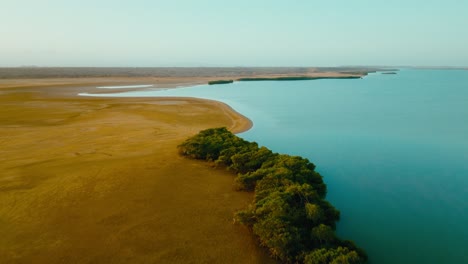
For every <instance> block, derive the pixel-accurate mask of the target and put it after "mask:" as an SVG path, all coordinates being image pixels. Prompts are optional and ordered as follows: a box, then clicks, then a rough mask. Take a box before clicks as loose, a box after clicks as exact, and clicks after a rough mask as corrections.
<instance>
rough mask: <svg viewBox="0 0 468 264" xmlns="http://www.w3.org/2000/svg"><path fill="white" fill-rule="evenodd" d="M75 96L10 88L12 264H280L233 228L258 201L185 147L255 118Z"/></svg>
mask: <svg viewBox="0 0 468 264" xmlns="http://www.w3.org/2000/svg"><path fill="white" fill-rule="evenodd" d="M31 86H33V85H31ZM67 89H68V88H67V87H64V86H57V87H52V88H22V89H19V88H8V89H7V88H3V89H0V105H1V108H0V262H1V263H268V262H272V260H270V259H269V257H268V256H267V254H266V253H265V251H264V250H263V249H260V248H259V247H258V246H257V245H256V242H255V240H254V238H253V237H252V236H251V234H250V233H249V231H248V230H246V229H245V228H244V227H243V226H240V225H236V224H234V223H233V220H232V219H233V213H234V212H235V211H236V210H238V209H241V208H243V207H245V206H246V205H247V204H248V203H249V202H250V201H251V199H252V196H251V194H249V193H244V192H237V191H234V189H233V178H234V177H233V175H232V174H230V173H228V172H226V171H224V170H219V169H213V168H211V167H210V166H209V165H208V164H206V163H205V162H198V161H193V160H189V159H185V158H182V157H180V156H179V155H178V153H177V149H176V146H177V145H178V144H180V143H181V142H182V141H183V140H184V139H185V138H187V137H188V136H191V135H193V134H195V133H197V132H198V131H199V130H202V129H205V128H210V127H220V126H227V127H229V128H230V129H231V130H233V131H237V132H239V131H242V130H245V129H248V128H249V127H250V125H251V124H250V121H249V120H248V119H246V118H245V117H243V116H241V115H239V114H237V113H236V112H234V111H233V110H232V109H230V108H229V107H227V106H226V105H224V104H221V103H218V102H213V101H206V100H198V99H190V98H166V99H155V98H151V99H148V98H141V99H122V98H120V99H96V98H81V97H76V96H73V95H72V94H73V93H74V92H75V90H74V88H70V91H73V92H71V93H70V92H69V91H68V90H67Z"/></svg>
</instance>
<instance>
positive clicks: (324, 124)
mask: <svg viewBox="0 0 468 264" xmlns="http://www.w3.org/2000/svg"><path fill="white" fill-rule="evenodd" d="M142 95H143V96H174V95H180V96H194V97H201V98H210V99H215V100H220V101H223V102H226V103H228V104H229V105H231V106H232V107H233V108H234V109H236V110H237V111H239V112H240V113H242V114H244V115H245V116H247V117H249V118H250V119H251V120H252V121H253V122H254V127H253V128H252V129H251V130H250V131H247V132H245V133H242V134H241V135H240V136H242V137H243V138H245V139H248V140H252V141H256V142H258V143H259V144H260V145H265V146H267V147H268V148H270V149H272V150H274V151H276V152H281V153H288V154H293V155H301V156H304V157H307V158H309V159H310V160H311V161H312V162H314V163H315V164H316V165H317V170H318V171H319V172H320V173H321V174H322V175H323V176H324V180H325V182H326V183H327V185H328V196H327V197H328V200H330V201H331V202H332V203H333V204H334V205H335V206H336V207H337V208H338V209H339V210H340V211H341V215H342V219H341V221H340V222H339V224H338V234H339V235H340V236H342V237H344V238H348V239H352V240H354V241H355V242H356V243H357V244H358V245H359V246H361V247H363V248H364V249H365V250H366V251H367V252H368V254H369V257H370V260H371V263H375V264H380V263H382V264H386V263H388V264H395V263H412V264H414V263H449V264H450V263H468V226H467V225H468V71H457V70H409V69H402V70H401V71H399V72H398V74H397V75H383V74H380V73H376V74H370V75H369V76H368V77H365V78H364V79H357V80H315V81H288V82H286V81H281V82H278V81H277V82H275V81H271V82H270V81H268V82H239V83H233V84H227V85H214V86H208V85H203V86H196V87H192V88H181V89H175V90H167V91H162V92H161V91H143V92H133V93H132V92H130V93H124V94H120V96H142Z"/></svg>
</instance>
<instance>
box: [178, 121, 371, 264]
mask: <svg viewBox="0 0 468 264" xmlns="http://www.w3.org/2000/svg"><path fill="white" fill-rule="evenodd" d="M179 151H180V153H181V154H182V155H184V156H187V157H190V158H193V159H201V160H207V161H212V162H215V164H217V165H218V166H222V167H227V168H228V169H229V170H231V171H233V172H235V173H237V177H236V183H237V185H238V188H239V189H240V190H245V191H254V192H255V196H254V201H253V202H252V204H251V205H250V206H249V207H248V208H247V209H245V210H243V211H240V212H237V213H236V216H235V217H236V219H237V220H238V221H239V222H241V223H242V224H244V225H246V226H248V227H249V228H250V229H251V230H252V231H253V233H254V234H255V235H256V236H257V237H258V239H259V241H260V243H261V245H262V246H264V247H266V248H268V249H269V251H270V253H271V255H272V256H273V257H275V258H277V259H279V260H281V261H282V262H287V263H306V264H322V263H323V264H328V263H333V264H357V263H366V262H367V256H366V253H365V252H364V251H363V250H362V249H360V248H358V247H357V246H356V245H355V244H354V243H353V242H352V241H349V240H342V239H340V238H338V237H337V236H336V234H335V228H336V222H337V221H338V220H339V218H340V212H339V211H338V210H337V209H336V208H335V207H333V205H331V204H330V203H329V202H328V201H326V200H325V196H326V192H327V189H326V185H325V183H324V182H323V180H322V176H321V175H320V174H319V173H318V172H316V171H315V165H314V164H313V163H311V162H310V161H309V160H308V159H305V158H302V157H298V156H290V155H284V154H278V153H273V152H272V151H271V150H269V149H268V148H266V147H259V146H258V144H257V143H255V142H248V141H246V140H243V139H242V138H239V137H237V136H236V135H234V134H232V133H231V132H229V131H228V130H227V129H226V128H215V129H208V130H204V131H201V132H200V133H199V134H197V135H195V136H193V137H191V138H189V139H187V140H186V141H185V142H184V143H182V144H181V145H180V146H179Z"/></svg>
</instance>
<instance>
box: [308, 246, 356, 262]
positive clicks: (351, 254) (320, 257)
mask: <svg viewBox="0 0 468 264" xmlns="http://www.w3.org/2000/svg"><path fill="white" fill-rule="evenodd" d="M304 263H305V264H361V263H365V260H363V259H362V257H360V256H359V254H358V253H357V252H356V251H354V250H350V249H349V248H346V247H338V248H320V249H316V250H314V251H312V252H311V253H309V254H307V255H306V257H305V259H304Z"/></svg>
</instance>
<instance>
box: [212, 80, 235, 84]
mask: <svg viewBox="0 0 468 264" xmlns="http://www.w3.org/2000/svg"><path fill="white" fill-rule="evenodd" d="M233 82H234V80H216V81H209V82H208V84H209V85H215V84H228V83H233Z"/></svg>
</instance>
